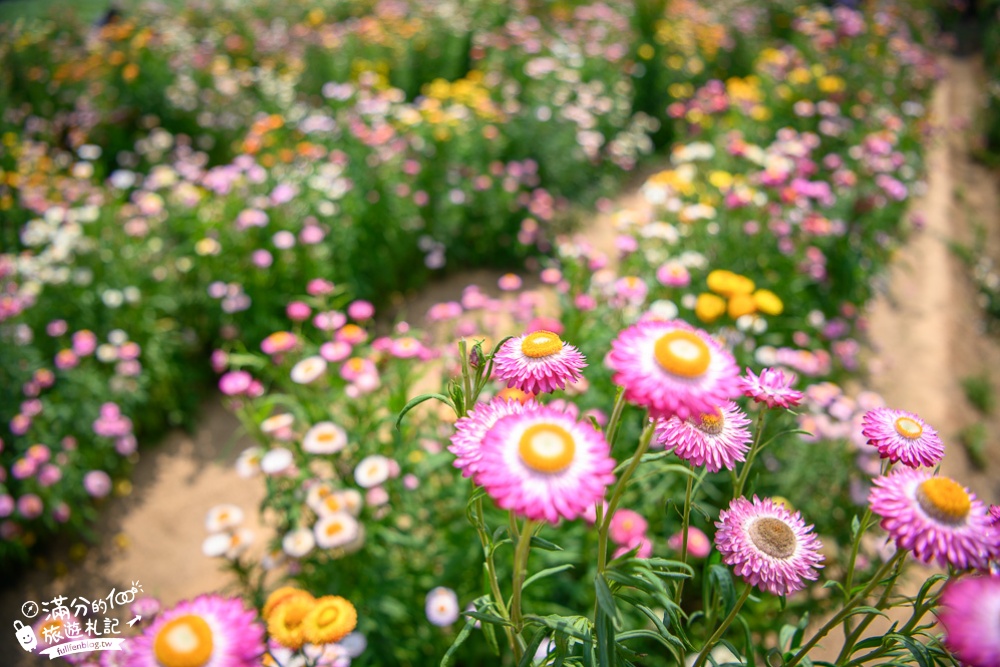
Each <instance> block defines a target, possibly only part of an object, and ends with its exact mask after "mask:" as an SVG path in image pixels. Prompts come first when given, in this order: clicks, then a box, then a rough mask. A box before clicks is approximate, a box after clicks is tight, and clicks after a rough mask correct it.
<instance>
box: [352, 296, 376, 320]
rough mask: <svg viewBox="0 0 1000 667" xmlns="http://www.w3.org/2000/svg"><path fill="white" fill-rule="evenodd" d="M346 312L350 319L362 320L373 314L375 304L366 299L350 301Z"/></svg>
mask: <svg viewBox="0 0 1000 667" xmlns="http://www.w3.org/2000/svg"><path fill="white" fill-rule="evenodd" d="M347 314H348V315H350V316H351V319H354V320H357V321H359V322H360V321H362V320H367V319H369V318H370V317H372V316H373V315H374V314H375V306H373V305H372V304H371V303H369V302H368V301H362V300H360V299H359V300H357V301H352V302H351V303H350V304H349V305H348V306H347Z"/></svg>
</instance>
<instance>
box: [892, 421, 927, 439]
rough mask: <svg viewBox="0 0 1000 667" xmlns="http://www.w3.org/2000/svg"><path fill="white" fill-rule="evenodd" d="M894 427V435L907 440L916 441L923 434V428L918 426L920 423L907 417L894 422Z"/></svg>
mask: <svg viewBox="0 0 1000 667" xmlns="http://www.w3.org/2000/svg"><path fill="white" fill-rule="evenodd" d="M895 426H896V433H898V434H900V435H901V436H903V437H904V438H906V439H907V440H916V439H917V438H919V437H920V436H921V435H923V433H924V427H923V426H921V425H920V422H918V421H916V420H915V419H911V418H909V417H900V418H899V419H897V420H896V424H895Z"/></svg>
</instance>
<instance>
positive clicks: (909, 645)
mask: <svg viewBox="0 0 1000 667" xmlns="http://www.w3.org/2000/svg"><path fill="white" fill-rule="evenodd" d="M886 639H893V640H895V641H897V642H899V643H900V644H902V645H903V646H905V647H906V650H908V651H909V652H910V655H912V656H913V659H914V660H916V661H917V664H918V665H920V667H931V665H932V664H933V662H934V659H933V658H932V657H931V654H930V651H928V650H927V647H926V646H924V645H923V644H921V643H920V642H918V641H917V640H915V639H914V638H913V637H907V636H906V635H901V634H899V633H898V632H894V633H892V634H889V635H886Z"/></svg>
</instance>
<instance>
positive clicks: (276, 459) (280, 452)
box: [260, 447, 295, 475]
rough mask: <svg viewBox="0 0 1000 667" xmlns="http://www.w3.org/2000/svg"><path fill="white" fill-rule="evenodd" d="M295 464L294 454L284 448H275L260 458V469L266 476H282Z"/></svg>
mask: <svg viewBox="0 0 1000 667" xmlns="http://www.w3.org/2000/svg"><path fill="white" fill-rule="evenodd" d="M294 464H295V458H294V456H293V455H292V452H291V451H289V450H287V449H285V448H284V447H275V448H274V449H272V450H270V451H268V452H267V453H266V454H264V455H263V456H262V457H261V458H260V469H261V472H263V473H264V474H265V475H282V474H284V473H286V472H288V471H290V470H291V468H292V466H293V465H294Z"/></svg>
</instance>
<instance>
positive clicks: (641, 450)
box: [597, 423, 653, 572]
mask: <svg viewBox="0 0 1000 667" xmlns="http://www.w3.org/2000/svg"><path fill="white" fill-rule="evenodd" d="M652 439H653V424H652V423H649V424H647V425H646V429H645V430H644V431H643V432H642V437H641V438H640V439H639V447H638V449H636V450H635V454H633V455H632V460H631V461H629V464H628V467H627V468H625V472H623V473H622V476H621V477H619V478H618V481H617V482H616V483H615V488H614V489H613V490H612V491H611V499H610V500H609V501H608V511H607V512H605V513H604V521H603V522H602V523H601V525H600V528H599V529H598V532H597V571H598V572H604V570H605V568H607V566H608V530H609V529H610V528H611V518H612V517H613V516H614V515H615V510H616V509H617V508H618V503H619V502H620V501H621V499H622V494H623V493H624V492H625V486H626V485H627V484H628V481H629V478H630V477H632V473H634V472H635V469H636V468H638V467H639V462H640V461H642V456H643V454H645V453H646V450H647V449H649V443H650V441H651V440H652Z"/></svg>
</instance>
